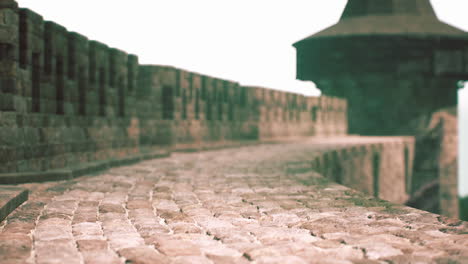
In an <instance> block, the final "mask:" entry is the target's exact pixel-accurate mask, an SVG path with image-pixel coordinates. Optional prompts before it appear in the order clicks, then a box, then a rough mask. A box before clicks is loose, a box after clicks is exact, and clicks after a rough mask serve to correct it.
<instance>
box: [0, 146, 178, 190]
mask: <svg viewBox="0 0 468 264" xmlns="http://www.w3.org/2000/svg"><path fill="white" fill-rule="evenodd" d="M169 156H170V152H169V151H168V150H162V151H155V152H149V153H143V154H138V155H133V156H129V157H125V158H121V159H109V160H104V161H97V162H88V163H85V164H80V165H78V166H74V167H69V168H64V169H57V170H50V171H38V172H17V173H2V174H0V184H22V183H31V182H46V181H61V180H70V179H73V178H76V177H80V176H82V175H85V174H90V173H94V172H98V171H103V170H106V169H109V168H111V167H118V166H124V165H129V164H133V163H137V162H139V161H142V160H147V159H155V158H162V157H169Z"/></svg>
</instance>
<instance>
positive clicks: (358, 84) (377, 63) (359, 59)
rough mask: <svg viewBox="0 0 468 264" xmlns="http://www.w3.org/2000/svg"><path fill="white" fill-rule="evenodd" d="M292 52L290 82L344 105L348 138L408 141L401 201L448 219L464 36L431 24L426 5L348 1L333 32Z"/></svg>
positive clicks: (465, 74) (466, 75)
mask: <svg viewBox="0 0 468 264" xmlns="http://www.w3.org/2000/svg"><path fill="white" fill-rule="evenodd" d="M294 47H295V48H296V49H297V78H298V79H300V80H311V81H313V82H315V83H316V85H317V87H318V88H319V89H320V90H321V91H322V93H323V94H324V95H331V96H337V97H342V98H346V99H347V100H348V104H349V106H348V107H349V108H348V110H349V112H348V120H349V132H350V133H351V134H361V135H378V136H382V135H401V134H409V135H415V136H416V138H417V140H418V141H417V142H418V149H417V150H416V151H417V154H416V160H415V162H416V164H415V171H414V174H413V175H414V176H413V178H412V179H410V180H408V187H407V189H408V193H409V194H410V196H412V197H413V198H418V197H416V196H418V195H419V196H421V198H422V200H423V201H424V200H425V199H426V198H428V197H438V201H431V202H423V203H425V205H415V206H417V207H420V208H423V209H427V210H431V211H435V212H439V213H444V214H446V215H451V216H456V215H457V212H458V208H457V204H456V203H457V169H456V168H457V134H456V133H457V128H456V107H455V106H456V105H457V89H458V87H457V83H458V82H459V81H460V80H466V79H468V34H467V33H466V32H464V31H462V30H460V29H457V28H455V27H452V26H450V25H447V24H445V23H443V22H441V21H439V19H438V18H437V16H436V14H435V12H434V9H433V8H432V5H431V3H430V1H429V0H349V1H348V3H347V5H346V7H345V10H344V12H343V14H342V16H341V19H340V21H339V22H338V23H337V24H335V25H333V26H331V27H329V28H327V29H325V30H322V31H320V32H318V33H316V34H314V35H312V36H310V37H307V38H305V39H303V40H301V41H299V42H297V43H295V44H294ZM441 109H444V110H442V111H441ZM431 120H432V121H431ZM453 120H455V122H453ZM428 190H432V191H428ZM435 192H436V193H438V195H435V196H434V194H435ZM423 193H425V194H423ZM423 196H426V198H424V197H423ZM410 203H411V202H410ZM434 203H436V204H434Z"/></svg>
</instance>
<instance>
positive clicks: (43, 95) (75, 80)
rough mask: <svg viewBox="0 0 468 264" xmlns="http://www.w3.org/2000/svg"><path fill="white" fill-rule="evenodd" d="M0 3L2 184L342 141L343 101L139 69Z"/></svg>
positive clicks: (116, 53)
mask: <svg viewBox="0 0 468 264" xmlns="http://www.w3.org/2000/svg"><path fill="white" fill-rule="evenodd" d="M0 3H1V5H0V17H1V18H2V19H1V22H0V23H2V24H1V27H0V55H1V56H0V85H1V86H0V91H1V93H0V173H3V175H5V174H8V173H10V174H11V173H20V174H21V175H23V174H25V173H30V172H32V173H34V172H44V171H54V170H57V169H63V168H74V167H79V166H81V165H82V164H87V163H92V162H97V161H112V160H122V159H127V158H130V159H132V157H140V156H141V155H148V154H151V153H157V152H160V151H163V152H164V151H170V150H173V149H203V148H212V147H222V146H228V145H236V144H239V143H243V142H256V141H264V140H273V139H278V138H291V137H298V136H314V135H344V134H346V130H347V125H346V102H345V101H344V100H341V99H337V98H331V97H304V96H302V95H298V94H293V93H287V92H280V91H273V90H269V89H265V88H259V87H245V86H241V85H240V84H239V83H237V82H233V81H228V80H223V79H220V78H216V77H211V76H206V75H202V74H198V73H194V72H189V71H186V70H182V69H177V68H174V67H170V66H153V65H140V64H139V63H138V57H137V56H135V55H131V54H127V53H125V52H123V51H121V50H118V49H115V48H112V47H108V46H107V45H105V44H103V43H100V42H97V41H93V40H88V39H87V38H86V37H84V36H82V35H80V34H78V33H75V32H68V31H67V30H66V28H64V27H62V26H60V25H58V24H56V23H54V22H50V21H45V20H44V19H43V18H42V17H41V16H40V15H39V14H36V13H34V12H33V11H31V10H28V9H22V8H20V9H18V8H17V7H16V3H15V2H14V1H10V2H9V4H5V3H6V1H2V2H0ZM150 156H151V155H150ZM10 176H11V175H10Z"/></svg>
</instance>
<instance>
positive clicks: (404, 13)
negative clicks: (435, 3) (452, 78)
mask: <svg viewBox="0 0 468 264" xmlns="http://www.w3.org/2000/svg"><path fill="white" fill-rule="evenodd" d="M374 35H376V36H378V35H396V36H397V35H398V36H402V35H403V36H414V37H435V38H438V37H450V38H466V39H468V33H466V32H465V31H463V30H461V29H458V28H456V27H453V26H450V25H448V24H446V23H443V22H441V21H440V20H439V19H438V18H437V16H436V14H435V12H434V9H433V8H432V5H431V3H430V2H429V0H349V1H348V3H347V5H346V8H345V10H344V12H343V14H342V16H341V19H340V21H339V22H338V23H337V24H335V25H333V26H331V27H329V28H326V29H324V30H322V31H320V32H318V33H315V34H313V35H311V36H309V37H307V38H305V39H303V40H301V41H299V42H297V43H295V44H294V45H296V44H298V43H300V42H303V41H307V40H309V39H316V38H323V37H350V36H374Z"/></svg>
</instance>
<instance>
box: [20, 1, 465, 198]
mask: <svg viewBox="0 0 468 264" xmlns="http://www.w3.org/2000/svg"><path fill="white" fill-rule="evenodd" d="M17 1H18V3H19V5H20V6H21V7H27V8H29V9H32V10H34V11H36V12H37V13H39V14H41V15H42V16H44V19H46V20H53V21H55V22H57V23H59V24H61V25H63V26H65V27H66V28H67V29H68V30H69V31H76V32H79V33H81V34H83V35H85V36H87V37H88V38H90V39H93V40H97V41H100V42H103V43H105V44H107V45H109V46H111V47H115V48H119V49H121V50H124V51H126V52H129V53H134V54H136V55H138V56H139V58H140V62H141V63H145V64H166V65H173V66H176V67H180V68H184V69H187V70H191V71H196V72H200V73H204V74H209V75H212V76H216V77H221V78H226V79H230V80H234V81H238V82H240V83H241V84H244V85H259V86H265V87H270V88H275V89H282V90H292V91H296V92H299V93H306V94H317V91H316V90H314V89H313V87H314V86H313V84H312V83H306V82H300V81H296V80H295V70H296V58H295V50H294V49H293V47H292V46H291V45H292V44H293V43H294V42H296V41H298V40H300V39H302V38H304V37H307V36H308V35H311V34H313V33H315V32H317V31H319V30H321V29H324V28H325V27H328V26H330V25H332V24H334V23H336V22H337V21H338V19H339V17H340V15H341V12H342V11H343V8H344V6H345V3H346V0H289V1H288V0H230V1H228V0H133V1H124V0H80V1H64V0H17ZM432 3H433V6H434V8H435V10H436V13H437V14H438V16H439V18H440V19H441V20H443V21H444V22H447V23H449V24H451V25H454V26H457V27H459V28H461V29H464V30H465V31H468V14H467V10H468V0H432ZM467 90H468V89H464V90H463V91H462V92H461V93H460V102H461V107H462V112H461V117H460V120H462V126H461V129H462V134H465V135H468V127H467V126H468V113H467V112H468V92H467ZM461 141H462V142H461V144H462V146H463V151H462V153H461V155H462V156H461V160H460V164H461V166H462V170H463V174H464V175H466V177H461V179H460V186H461V192H462V194H463V195H468V179H467V178H468V150H467V149H468V139H467V138H462V139H461ZM463 174H461V175H463Z"/></svg>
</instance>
